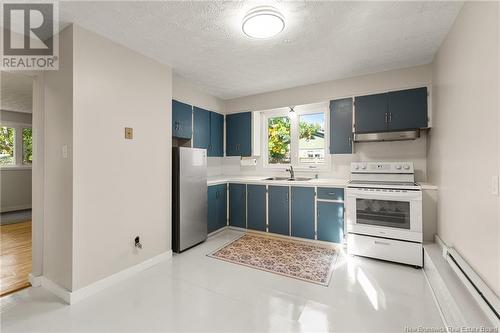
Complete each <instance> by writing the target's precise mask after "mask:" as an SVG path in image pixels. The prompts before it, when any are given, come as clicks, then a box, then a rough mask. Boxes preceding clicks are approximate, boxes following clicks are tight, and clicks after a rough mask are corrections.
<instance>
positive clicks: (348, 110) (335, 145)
mask: <svg viewBox="0 0 500 333" xmlns="http://www.w3.org/2000/svg"><path fill="white" fill-rule="evenodd" d="M352 105H353V101H352V98H344V99H338V100H334V101H330V133H331V135H330V154H352V144H353V133H352Z"/></svg>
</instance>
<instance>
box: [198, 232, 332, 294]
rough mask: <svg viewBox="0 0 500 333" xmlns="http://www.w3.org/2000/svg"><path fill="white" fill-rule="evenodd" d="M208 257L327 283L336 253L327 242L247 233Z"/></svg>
mask: <svg viewBox="0 0 500 333" xmlns="http://www.w3.org/2000/svg"><path fill="white" fill-rule="evenodd" d="M208 256H209V257H212V258H216V259H220V260H224V261H228V262H231V263H235V264H239V265H244V266H248V267H252V268H256V269H260V270H263V271H267V272H271V273H275V274H280V275H284V276H288V277H292V278H295V279H300V280H303V281H307V282H312V283H317V284H320V285H323V286H328V284H329V282H330V278H331V276H332V272H333V268H334V264H335V260H336V258H337V253H336V251H335V249H334V248H333V247H329V246H327V245H325V246H323V245H320V244H314V243H311V242H305V241H298V240H291V239H285V238H280V237H273V236H267V235H261V234H256V233H247V234H245V235H243V236H242V237H240V238H238V239H236V240H234V241H232V242H231V243H229V244H227V245H225V246H224V247H222V248H220V249H218V250H216V251H214V252H212V253H211V254H208Z"/></svg>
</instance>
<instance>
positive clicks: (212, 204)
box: [207, 185, 217, 233]
mask: <svg viewBox="0 0 500 333" xmlns="http://www.w3.org/2000/svg"><path fill="white" fill-rule="evenodd" d="M216 193H217V186H216V185H214V186H209V187H208V192H207V194H208V195H207V198H208V206H207V214H208V217H207V225H208V227H207V229H208V233H211V232H214V231H215V230H217V198H216Z"/></svg>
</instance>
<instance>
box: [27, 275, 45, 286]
mask: <svg viewBox="0 0 500 333" xmlns="http://www.w3.org/2000/svg"><path fill="white" fill-rule="evenodd" d="M28 280H29V282H30V284H31V286H32V287H35V288H36V287H40V286H41V285H42V276H40V275H39V276H35V275H33V273H30V274H29V275H28Z"/></svg>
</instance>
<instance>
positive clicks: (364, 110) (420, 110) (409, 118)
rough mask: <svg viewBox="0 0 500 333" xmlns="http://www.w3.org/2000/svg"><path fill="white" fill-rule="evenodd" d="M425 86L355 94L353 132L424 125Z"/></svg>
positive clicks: (403, 128)
mask: <svg viewBox="0 0 500 333" xmlns="http://www.w3.org/2000/svg"><path fill="white" fill-rule="evenodd" d="M427 99H428V98H427V87H422V88H415V89H406V90H399V91H391V92H387V93H382V94H374V95H367V96H358V97H356V98H355V107H354V109H355V115H354V118H355V125H354V127H355V131H356V132H357V133H370V132H384V131H402V130H408V129H417V128H427V127H428V102H427Z"/></svg>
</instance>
